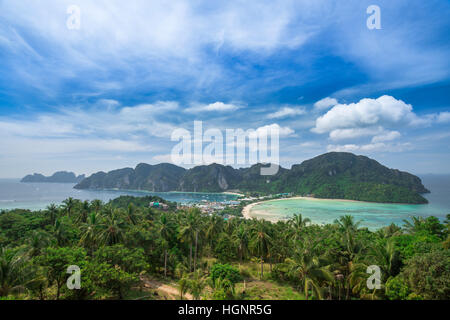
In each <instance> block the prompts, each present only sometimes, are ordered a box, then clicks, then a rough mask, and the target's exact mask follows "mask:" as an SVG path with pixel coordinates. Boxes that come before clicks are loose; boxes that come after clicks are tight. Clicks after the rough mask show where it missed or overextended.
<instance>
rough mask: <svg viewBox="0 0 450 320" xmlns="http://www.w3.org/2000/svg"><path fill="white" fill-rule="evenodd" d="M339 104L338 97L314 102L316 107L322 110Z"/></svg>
mask: <svg viewBox="0 0 450 320" xmlns="http://www.w3.org/2000/svg"><path fill="white" fill-rule="evenodd" d="M337 104H338V101H337V100H336V99H334V98H329V97H327V98H324V99H322V100H320V101H317V102H316V103H314V109H316V110H320V111H322V110H326V109H329V108H330V107H333V106H335V105H337Z"/></svg>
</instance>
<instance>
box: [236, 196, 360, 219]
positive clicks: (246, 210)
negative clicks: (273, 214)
mask: <svg viewBox="0 0 450 320" xmlns="http://www.w3.org/2000/svg"><path fill="white" fill-rule="evenodd" d="M283 200H314V201H339V202H363V201H357V200H348V199H321V198H313V197H300V196H298V197H291V198H281V199H273V200H263V201H258V202H254V203H250V204H249V205H247V206H245V207H244V209H242V215H243V217H244V218H245V219H253V218H257V217H261V218H263V217H262V215H261V214H258V216H255V215H252V214H251V211H252V208H253V207H254V206H256V205H258V204H260V203H263V202H271V201H283ZM264 219H266V218H264ZM267 220H270V221H276V220H277V219H274V218H272V219H267Z"/></svg>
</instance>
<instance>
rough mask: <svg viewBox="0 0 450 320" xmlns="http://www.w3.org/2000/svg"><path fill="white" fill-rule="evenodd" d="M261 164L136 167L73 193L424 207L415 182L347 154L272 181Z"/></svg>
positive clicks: (100, 176) (98, 177)
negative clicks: (227, 194) (276, 197)
mask: <svg viewBox="0 0 450 320" xmlns="http://www.w3.org/2000/svg"><path fill="white" fill-rule="evenodd" d="M261 166H262V165H261V164H257V165H254V166H252V167H250V168H241V169H234V168H232V167H231V166H223V165H220V164H211V165H207V166H206V165H205V166H198V167H195V168H192V169H189V170H186V169H184V168H181V167H177V166H175V165H172V164H167V163H163V164H159V165H148V164H139V165H138V166H137V167H136V168H135V169H132V168H125V169H119V170H114V171H111V172H108V173H105V172H99V173H96V174H93V175H92V176H90V177H89V178H86V179H84V180H83V181H81V182H80V183H79V184H78V185H76V186H75V188H77V189H112V188H114V189H138V190H148V191H162V192H164V191H191V192H222V191H226V190H240V191H242V192H259V193H266V194H268V193H281V192H289V193H294V194H297V195H312V196H314V197H317V198H333V199H349V200H361V201H372V202H387V203H414V204H420V203H427V200H426V199H425V198H424V197H422V195H421V194H422V193H427V192H429V191H428V190H427V189H426V188H425V187H424V185H423V184H422V181H421V180H420V178H419V177H417V176H415V175H412V174H410V173H407V172H402V171H399V170H395V169H389V168H387V167H385V166H383V165H381V164H380V163H378V162H377V161H375V160H373V159H370V158H368V157H365V156H356V155H354V154H351V153H344V152H331V153H326V154H323V155H321V156H318V157H315V158H313V159H310V160H307V161H304V162H303V163H301V164H299V165H294V166H292V168H291V169H290V170H289V169H285V168H280V170H279V172H278V173H277V174H276V175H274V176H261V175H260V168H261Z"/></svg>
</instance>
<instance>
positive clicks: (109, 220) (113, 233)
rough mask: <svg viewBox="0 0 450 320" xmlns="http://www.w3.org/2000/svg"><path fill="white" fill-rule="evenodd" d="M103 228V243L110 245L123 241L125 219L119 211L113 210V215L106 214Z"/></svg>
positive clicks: (101, 233) (101, 234)
mask: <svg viewBox="0 0 450 320" xmlns="http://www.w3.org/2000/svg"><path fill="white" fill-rule="evenodd" d="M101 228H102V229H103V230H102V231H101V232H100V234H99V239H100V243H101V244H105V245H108V246H110V245H114V244H117V243H121V242H123V240H124V230H123V221H122V220H121V219H120V217H119V214H118V211H116V210H115V211H112V214H111V215H108V216H106V217H105V219H104V222H103V223H102V224H101Z"/></svg>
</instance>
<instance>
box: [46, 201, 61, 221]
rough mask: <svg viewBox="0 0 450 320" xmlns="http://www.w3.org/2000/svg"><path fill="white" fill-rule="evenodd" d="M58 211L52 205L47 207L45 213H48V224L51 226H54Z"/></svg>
mask: <svg viewBox="0 0 450 320" xmlns="http://www.w3.org/2000/svg"><path fill="white" fill-rule="evenodd" d="M58 211H59V210H58V207H57V206H56V205H55V204H54V203H52V204H50V205H49V206H48V207H47V213H48V215H49V217H50V224H51V225H54V224H55V221H56V218H57V217H58Z"/></svg>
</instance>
